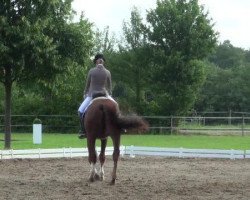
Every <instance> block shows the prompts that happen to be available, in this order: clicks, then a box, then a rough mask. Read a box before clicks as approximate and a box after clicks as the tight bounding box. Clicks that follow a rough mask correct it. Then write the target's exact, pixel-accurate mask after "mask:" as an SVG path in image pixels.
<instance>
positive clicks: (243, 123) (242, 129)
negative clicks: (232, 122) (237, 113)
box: [241, 115, 245, 136]
mask: <svg viewBox="0 0 250 200" xmlns="http://www.w3.org/2000/svg"><path fill="white" fill-rule="evenodd" d="M244 125H245V118H244V115H242V128H241V133H242V136H244V135H245V134H244Z"/></svg>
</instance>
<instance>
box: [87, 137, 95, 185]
mask: <svg viewBox="0 0 250 200" xmlns="http://www.w3.org/2000/svg"><path fill="white" fill-rule="evenodd" d="M88 151H89V163H90V166H91V169H90V176H89V181H90V182H93V181H94V180H95V177H96V175H97V171H96V160H97V153H96V150H95V142H94V141H93V142H90V141H88Z"/></svg>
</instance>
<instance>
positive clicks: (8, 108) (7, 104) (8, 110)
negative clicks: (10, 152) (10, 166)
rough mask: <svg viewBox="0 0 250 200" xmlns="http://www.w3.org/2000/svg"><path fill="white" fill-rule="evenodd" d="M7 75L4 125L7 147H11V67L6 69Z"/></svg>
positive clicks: (5, 146)
mask: <svg viewBox="0 0 250 200" xmlns="http://www.w3.org/2000/svg"><path fill="white" fill-rule="evenodd" d="M5 72H6V74H5V75H6V76H5V83H4V85H5V118H4V125H5V145H4V148H5V149H10V146H11V87H12V80H11V69H8V68H7V69H6V71H5Z"/></svg>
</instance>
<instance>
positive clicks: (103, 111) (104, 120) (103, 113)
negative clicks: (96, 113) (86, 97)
mask: <svg viewBox="0 0 250 200" xmlns="http://www.w3.org/2000/svg"><path fill="white" fill-rule="evenodd" d="M100 110H101V111H102V122H103V123H102V125H103V127H102V130H103V132H105V130H106V123H105V122H106V112H105V110H104V106H103V105H100Z"/></svg>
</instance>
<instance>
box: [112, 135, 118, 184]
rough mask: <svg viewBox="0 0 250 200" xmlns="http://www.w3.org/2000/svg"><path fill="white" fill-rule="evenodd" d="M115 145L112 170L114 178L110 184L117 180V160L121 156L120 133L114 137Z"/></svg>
mask: <svg viewBox="0 0 250 200" xmlns="http://www.w3.org/2000/svg"><path fill="white" fill-rule="evenodd" d="M112 140H113V145H114V152H113V161H114V167H113V172H112V179H111V182H110V184H111V185H114V184H115V180H116V170H117V162H118V158H119V156H120V134H119V133H118V134H116V135H115V136H113V137H112Z"/></svg>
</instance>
